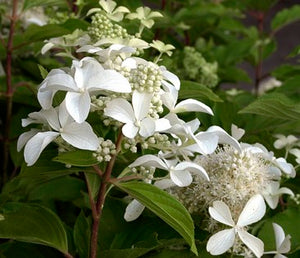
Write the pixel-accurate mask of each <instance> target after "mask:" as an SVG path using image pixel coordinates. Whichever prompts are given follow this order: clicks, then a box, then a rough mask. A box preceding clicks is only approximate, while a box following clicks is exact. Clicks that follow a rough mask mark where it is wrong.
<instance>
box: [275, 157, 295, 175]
mask: <svg viewBox="0 0 300 258" xmlns="http://www.w3.org/2000/svg"><path fill="white" fill-rule="evenodd" d="M276 164H277V165H278V166H279V168H280V169H281V170H282V171H283V172H284V173H285V174H287V175H289V176H291V177H295V175H296V172H295V169H294V167H293V166H292V165H291V164H290V163H287V162H286V160H285V159H284V158H278V159H276Z"/></svg>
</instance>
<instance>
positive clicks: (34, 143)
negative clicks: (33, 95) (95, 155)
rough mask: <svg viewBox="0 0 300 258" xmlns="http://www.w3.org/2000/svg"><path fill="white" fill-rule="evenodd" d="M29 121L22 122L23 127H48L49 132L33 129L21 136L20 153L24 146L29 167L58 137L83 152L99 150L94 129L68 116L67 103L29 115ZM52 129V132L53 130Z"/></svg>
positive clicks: (18, 144) (19, 141)
mask: <svg viewBox="0 0 300 258" xmlns="http://www.w3.org/2000/svg"><path fill="white" fill-rule="evenodd" d="M29 117H30V118H29V119H24V120H23V121H22V124H23V126H27V125H28V124H31V123H38V124H39V123H41V124H44V125H46V124H47V125H48V127H49V129H50V130H49V131H41V130H38V129H31V130H30V131H29V132H25V133H23V134H21V135H20V137H19V139H18V143H17V146H18V151H20V150H21V149H22V148H23V147H24V146H25V149H24V158H25V161H26V163H27V165H28V166H31V165H33V164H34V163H35V162H36V161H37V159H38V158H39V156H40V154H41V153H42V151H43V150H44V149H45V148H46V147H47V145H48V144H50V142H52V141H54V140H55V139H56V138H57V137H58V136H61V137H62V139H63V140H65V141H66V142H67V143H69V144H71V145H72V146H74V147H76V148H78V149H82V150H93V151H95V150H97V148H98V146H99V141H98V137H97V135H96V134H95V133H94V132H93V129H92V127H91V126H90V125H89V124H88V123H87V122H82V123H77V122H75V121H74V119H73V118H72V117H71V116H70V115H69V114H68V112H67V110H66V106H65V103H62V104H61V105H60V106H59V107H57V108H50V109H48V110H41V111H40V112H34V113H31V114H29ZM51 129H52V130H51Z"/></svg>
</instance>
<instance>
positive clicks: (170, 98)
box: [160, 87, 178, 111]
mask: <svg viewBox="0 0 300 258" xmlns="http://www.w3.org/2000/svg"><path fill="white" fill-rule="evenodd" d="M160 98H161V101H162V103H163V104H164V105H165V106H166V107H167V108H168V109H169V110H170V111H173V109H174V107H175V104H176V102H177V98H178V91H177V90H176V89H175V88H174V87H169V89H168V91H166V92H165V93H164V94H162V95H161V96H160Z"/></svg>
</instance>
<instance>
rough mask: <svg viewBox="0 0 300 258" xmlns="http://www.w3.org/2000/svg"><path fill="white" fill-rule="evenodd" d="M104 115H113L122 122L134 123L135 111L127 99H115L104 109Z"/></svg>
mask: <svg viewBox="0 0 300 258" xmlns="http://www.w3.org/2000/svg"><path fill="white" fill-rule="evenodd" d="M104 115H106V116H109V117H112V118H114V119H116V120H118V121H120V122H122V123H134V122H135V119H134V112H133V109H132V106H131V105H130V103H129V102H128V101H126V100H125V99H121V98H118V99H113V100H112V101H110V102H108V104H107V106H106V108H105V109H104Z"/></svg>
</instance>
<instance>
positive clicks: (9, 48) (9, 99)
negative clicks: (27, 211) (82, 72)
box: [2, 0, 18, 184]
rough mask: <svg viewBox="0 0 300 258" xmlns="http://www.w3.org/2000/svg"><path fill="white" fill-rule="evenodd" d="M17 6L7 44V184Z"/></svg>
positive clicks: (4, 154)
mask: <svg viewBox="0 0 300 258" xmlns="http://www.w3.org/2000/svg"><path fill="white" fill-rule="evenodd" d="M17 7H18V0H13V9H12V16H11V21H10V29H9V34H8V41H7V46H6V51H7V52H6V67H5V68H6V119H5V130H4V137H3V138H4V139H3V140H4V142H3V172H2V173H3V175H2V176H3V178H2V184H5V182H6V181H7V178H8V175H7V174H8V171H7V170H8V162H9V133H10V126H11V116H12V107H13V101H12V99H13V92H14V90H13V86H12V78H11V77H12V72H11V68H12V65H11V64H12V53H13V36H14V32H15V25H16V21H17Z"/></svg>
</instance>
